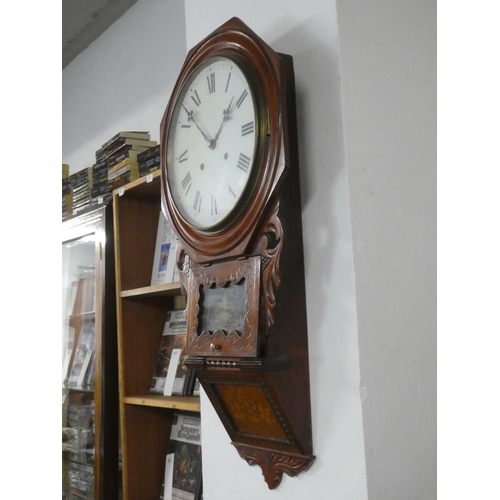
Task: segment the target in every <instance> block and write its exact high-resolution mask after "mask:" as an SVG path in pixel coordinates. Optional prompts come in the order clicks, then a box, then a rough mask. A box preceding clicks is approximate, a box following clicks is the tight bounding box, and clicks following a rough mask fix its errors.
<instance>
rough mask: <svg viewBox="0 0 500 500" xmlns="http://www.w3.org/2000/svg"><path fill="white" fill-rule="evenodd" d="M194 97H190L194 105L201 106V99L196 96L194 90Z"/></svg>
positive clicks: (196, 93)
mask: <svg viewBox="0 0 500 500" xmlns="http://www.w3.org/2000/svg"><path fill="white" fill-rule="evenodd" d="M194 94H195V95H192V96H191V99H193V102H194V103H195V104H196V106H199V105H200V104H201V99H200V96H199V95H198V92H196V90H195V91H194Z"/></svg>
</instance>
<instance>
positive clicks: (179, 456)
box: [162, 411, 203, 500]
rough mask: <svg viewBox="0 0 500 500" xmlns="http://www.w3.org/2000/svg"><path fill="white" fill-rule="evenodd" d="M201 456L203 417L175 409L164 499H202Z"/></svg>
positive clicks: (164, 485)
mask: <svg viewBox="0 0 500 500" xmlns="http://www.w3.org/2000/svg"><path fill="white" fill-rule="evenodd" d="M201 458H202V452H201V418H200V417H199V416H198V415H197V414H192V413H186V412H180V411H177V412H175V413H174V416H173V422H172V430H171V432H170V441H169V444H168V451H167V456H166V459H165V474H164V479H163V491H162V493H163V498H164V500H201V498H202V490H203V484H202V482H203V480H202V463H201Z"/></svg>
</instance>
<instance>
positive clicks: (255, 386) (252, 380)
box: [161, 18, 315, 489]
mask: <svg viewBox="0 0 500 500" xmlns="http://www.w3.org/2000/svg"><path fill="white" fill-rule="evenodd" d="M217 55H223V56H225V57H229V58H234V59H235V60H237V61H238V62H239V63H240V66H242V67H243V68H244V69H245V71H246V73H247V77H248V78H249V80H250V81H251V83H252V85H253V87H254V94H255V95H256V98H257V106H258V111H257V112H258V121H259V130H258V133H259V137H258V146H257V148H258V151H257V155H256V160H255V161H257V162H259V167H258V168H257V169H256V175H255V177H254V178H253V179H252V183H251V184H250V187H249V191H248V193H247V196H246V197H245V198H244V203H243V204H242V206H241V207H239V209H238V210H237V211H236V213H235V216H234V217H233V219H232V220H230V221H229V222H228V223H227V224H225V225H224V226H222V227H220V228H218V229H217V228H216V230H214V231H211V232H207V231H205V232H203V231H200V230H197V229H196V228H193V227H192V226H190V225H189V224H187V223H186V222H185V221H184V220H183V219H182V217H181V216H180V215H179V213H178V212H177V210H176V208H175V205H174V204H173V201H172V197H171V194H170V191H169V187H168V182H167V174H166V172H167V169H168V165H167V158H168V152H167V150H166V149H167V141H166V137H167V136H168V130H169V127H170V119H171V115H172V112H173V108H174V105H175V101H176V98H177V96H178V95H179V94H180V92H181V89H182V85H183V83H184V82H185V81H186V80H187V78H188V77H189V74H190V73H191V72H192V71H193V69H194V68H196V66H197V65H198V64H199V63H200V62H201V61H203V60H205V59H206V58H208V57H211V56H217ZM161 170H162V176H161V187H162V196H161V198H162V208H163V210H164V212H165V213H166V214H167V217H168V218H169V219H170V221H171V223H172V226H173V229H174V231H175V232H176V234H177V236H178V238H179V245H178V251H177V256H176V258H177V265H178V267H179V274H180V277H181V285H182V289H183V293H185V294H186V295H187V308H186V316H187V320H188V333H187V345H188V353H189V357H188V358H187V360H186V361H185V363H186V365H187V366H189V367H190V368H193V369H194V370H195V371H196V375H197V377H198V379H199V380H200V383H201V384H202V386H203V388H204V390H205V392H206V394H207V396H208V397H209V399H210V401H211V402H212V404H213V406H214V408H215V410H216V411H217V413H218V415H219V417H220V419H221V421H222V423H223V424H224V426H225V428H226V430H227V432H228V434H229V436H230V438H231V440H232V444H233V445H234V446H235V447H236V448H237V450H238V452H239V454H240V456H241V457H242V458H244V459H245V460H246V461H247V462H248V463H249V464H251V465H259V466H260V467H261V469H262V472H263V474H264V478H265V480H266V482H267V485H268V487H269V488H270V489H274V488H276V487H277V486H278V485H279V484H280V481H281V478H282V474H283V472H284V473H286V474H288V475H289V476H292V477H293V476H296V475H297V474H299V473H301V472H303V471H305V470H307V469H308V468H309V467H310V466H311V464H312V463H313V461H314V458H315V457H314V455H313V450H312V429H311V411H310V386H309V360H308V342H307V316H306V295H305V279H304V256H303V242H302V220H301V200H300V179H299V164H298V149H297V126H296V107H295V82H294V72H293V60H292V57H291V56H289V55H286V54H280V53H277V52H275V51H274V50H273V49H271V48H270V47H269V46H268V45H267V44H266V43H265V42H264V41H263V40H262V39H261V38H260V37H258V35H256V34H255V33H254V32H253V31H252V30H251V29H250V28H249V27H248V26H246V25H245V24H244V23H243V22H242V21H240V20H239V19H238V18H233V19H231V20H229V21H228V22H227V23H225V24H223V25H222V26H221V27H220V28H218V29H216V30H215V31H214V32H213V33H211V34H210V35H209V36H208V37H207V38H205V39H204V40H203V41H201V42H200V43H199V44H198V45H196V46H195V47H194V48H193V49H191V50H190V51H189V53H188V55H187V57H186V60H185V62H184V65H183V67H182V69H181V73H180V76H179V79H178V81H177V83H176V85H175V87H174V90H173V93H172V97H171V99H170V101H169V103H168V105H167V108H166V111H165V114H164V117H163V119H162V123H161ZM211 294H214V297H215V301H213V300H212V301H210V300H209V296H210V295H211ZM221 296H222V297H223V298H224V300H225V301H226V302H228V303H229V307H230V308H231V307H232V308H233V309H235V310H238V311H239V314H240V316H241V322H242V327H241V328H239V329H234V330H229V331H228V330H226V329H224V328H217V327H216V326H215V327H213V326H211V327H210V325H209V326H208V327H207V328H206V329H205V326H206V325H207V324H209V323H210V321H212V323H213V321H215V322H217V317H218V315H219V314H221V313H222V311H221V310H220V309H217V307H218V306H217V300H218V298H220V297H221ZM210 313H214V314H210ZM210 315H211V316H212V320H210V321H209V319H208V317H209V316H210ZM213 317H215V320H214V319H213ZM204 325H205V326H204Z"/></svg>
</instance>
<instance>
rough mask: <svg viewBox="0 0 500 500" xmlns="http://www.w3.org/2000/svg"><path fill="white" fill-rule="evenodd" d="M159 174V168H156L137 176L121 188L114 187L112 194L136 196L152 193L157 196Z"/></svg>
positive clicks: (147, 195)
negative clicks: (153, 170)
mask: <svg viewBox="0 0 500 500" xmlns="http://www.w3.org/2000/svg"><path fill="white" fill-rule="evenodd" d="M160 174H161V172H160V170H156V171H155V172H153V173H151V174H149V175H146V176H144V177H139V179H136V180H135V181H132V182H129V183H128V184H126V185H125V186H123V187H121V188H118V189H115V190H114V191H113V196H123V195H124V194H125V193H126V194H127V195H132V196H134V197H138V198H141V197H149V196H152V195H153V196H154V195H156V196H157V195H158V194H159V192H160Z"/></svg>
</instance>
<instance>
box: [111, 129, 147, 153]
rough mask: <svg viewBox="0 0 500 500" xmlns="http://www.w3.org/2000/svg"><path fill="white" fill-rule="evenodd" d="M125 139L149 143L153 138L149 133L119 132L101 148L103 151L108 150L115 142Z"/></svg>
mask: <svg viewBox="0 0 500 500" xmlns="http://www.w3.org/2000/svg"><path fill="white" fill-rule="evenodd" d="M120 138H123V139H126V138H127V139H144V140H146V141H149V139H150V138H151V137H150V135H149V132H143V131H133V130H129V131H124V132H118V133H117V134H115V135H114V136H113V137H111V139H109V140H107V141H106V142H105V143H104V144H103V145H102V146H101V147H102V149H106V148H107V147H108V146H110V145H111V144H113V143H114V142H115V141H117V140H118V139H120Z"/></svg>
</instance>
